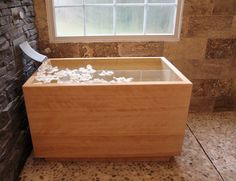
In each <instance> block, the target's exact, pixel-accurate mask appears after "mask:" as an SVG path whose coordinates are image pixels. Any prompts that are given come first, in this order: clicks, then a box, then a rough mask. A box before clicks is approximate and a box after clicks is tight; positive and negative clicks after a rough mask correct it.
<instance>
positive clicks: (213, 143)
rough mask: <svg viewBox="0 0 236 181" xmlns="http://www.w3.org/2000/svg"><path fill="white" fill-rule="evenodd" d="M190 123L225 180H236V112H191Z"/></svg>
mask: <svg viewBox="0 0 236 181" xmlns="http://www.w3.org/2000/svg"><path fill="white" fill-rule="evenodd" d="M188 125H189V127H190V129H191V130H192V132H193V133H194V135H195V136H196V138H197V140H199V142H200V144H201V145H202V147H203V149H204V150H205V152H206V153H207V155H208V156H209V157H210V159H211V160H212V162H213V164H214V165H215V167H216V168H217V170H218V171H219V172H220V174H221V175H222V177H223V178H224V180H225V181H235V180H236V113H233V112H228V113H227V112H225V113H215V114H204V113H203V114H191V115H190V116H189V122H188Z"/></svg>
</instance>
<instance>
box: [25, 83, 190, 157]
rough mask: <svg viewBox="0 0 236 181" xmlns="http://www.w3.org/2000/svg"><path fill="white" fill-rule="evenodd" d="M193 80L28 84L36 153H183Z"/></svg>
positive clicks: (164, 154)
mask: <svg viewBox="0 0 236 181" xmlns="http://www.w3.org/2000/svg"><path fill="white" fill-rule="evenodd" d="M191 88H192V85H191V84H187V83H182V84H160V85H159V84H150V85H148V84H145V85H90V86H72V85H67V86H66V85H65V86H25V87H24V96H25V101H26V107H27V113H28V117H29V124H30V131H31V135H32V140H33V146H34V153H35V156H36V157H44V158H121V157H122V158H127V157H129V158H133V157H145V158H147V157H166V156H174V155H179V154H180V152H181V147H182V142H183V136H184V130H185V125H186V120H187V114H188V107H189V100H190V95H191Z"/></svg>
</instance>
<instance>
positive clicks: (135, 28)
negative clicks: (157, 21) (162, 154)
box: [116, 6, 144, 34]
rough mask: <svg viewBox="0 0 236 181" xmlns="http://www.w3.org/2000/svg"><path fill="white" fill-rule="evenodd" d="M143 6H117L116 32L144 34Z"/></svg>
mask: <svg viewBox="0 0 236 181" xmlns="http://www.w3.org/2000/svg"><path fill="white" fill-rule="evenodd" d="M143 12H144V7H142V6H128V7H127V6H117V8H116V33H117V34H142V33H143V14H144V13H143Z"/></svg>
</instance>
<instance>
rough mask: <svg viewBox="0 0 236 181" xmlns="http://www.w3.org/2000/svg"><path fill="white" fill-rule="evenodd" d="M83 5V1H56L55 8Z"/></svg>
mask: <svg viewBox="0 0 236 181" xmlns="http://www.w3.org/2000/svg"><path fill="white" fill-rule="evenodd" d="M75 4H76V5H77V4H82V0H54V5H55V6H65V5H75Z"/></svg>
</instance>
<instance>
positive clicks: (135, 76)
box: [34, 63, 170, 84]
mask: <svg viewBox="0 0 236 181" xmlns="http://www.w3.org/2000/svg"><path fill="white" fill-rule="evenodd" d="M169 75H170V70H164V71H163V70H95V69H94V68H93V67H92V66H91V65H87V66H86V67H79V68H75V69H68V68H65V69H59V68H58V67H56V66H52V65H51V64H50V63H43V64H42V65H41V66H40V67H39V69H38V71H37V72H36V76H35V81H34V83H35V84H47V83H58V84H66V83H73V84H81V83H110V84H115V83H129V82H139V81H164V80H165V79H168V78H167V77H169Z"/></svg>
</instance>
